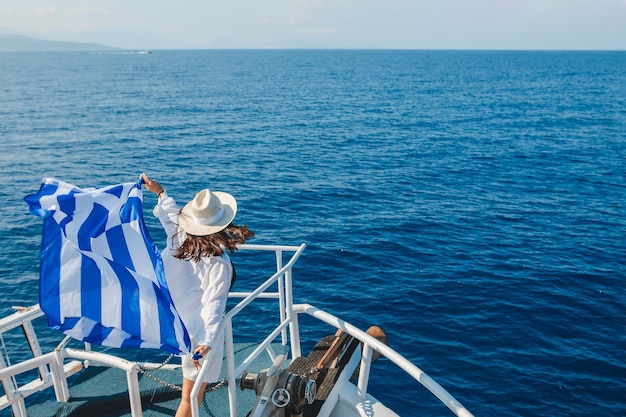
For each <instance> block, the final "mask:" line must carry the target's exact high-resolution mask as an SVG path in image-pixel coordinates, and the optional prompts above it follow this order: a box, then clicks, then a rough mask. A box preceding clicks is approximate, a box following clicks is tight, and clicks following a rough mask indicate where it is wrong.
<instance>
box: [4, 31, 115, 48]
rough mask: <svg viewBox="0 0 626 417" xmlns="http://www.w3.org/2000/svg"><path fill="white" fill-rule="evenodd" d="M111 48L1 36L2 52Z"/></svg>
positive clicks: (81, 43)
mask: <svg viewBox="0 0 626 417" xmlns="http://www.w3.org/2000/svg"><path fill="white" fill-rule="evenodd" d="M114 49H119V48H113V47H111V46H106V45H100V44H97V43H85V42H59V41H46V40H43V39H36V38H30V37H28V36H22V35H3V34H0V51H104V50H114Z"/></svg>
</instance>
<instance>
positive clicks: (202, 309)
mask: <svg viewBox="0 0 626 417" xmlns="http://www.w3.org/2000/svg"><path fill="white" fill-rule="evenodd" d="M179 212H180V209H179V208H178V206H177V205H176V201H174V199H173V198H172V197H169V196H168V195H167V193H166V192H164V193H163V194H161V198H159V201H158V203H157V205H156V207H155V208H154V215H155V217H158V218H159V220H160V221H161V224H162V225H163V228H164V229H165V232H166V234H167V246H166V248H165V249H164V250H163V252H161V256H162V258H163V267H164V269H165V280H166V281H167V285H168V287H169V290H170V294H171V296H172V301H173V302H174V306H175V307H176V310H177V311H178V314H179V315H180V318H181V319H182V321H183V323H184V324H185V327H186V328H187V331H188V332H189V336H190V337H191V344H192V349H193V348H195V347H197V346H199V345H206V346H209V347H213V345H214V342H215V341H216V339H217V337H218V335H217V328H218V327H219V325H220V323H221V321H222V317H223V316H224V312H225V311H226V300H227V298H228V291H229V289H230V281H231V278H232V274H233V270H232V264H231V263H230V257H229V256H228V254H227V253H226V252H224V254H222V255H221V256H209V257H203V258H201V259H200V261H199V262H195V261H193V260H189V261H186V260H182V259H178V258H174V256H173V255H174V253H175V252H176V250H177V249H178V247H179V246H180V242H184V241H185V239H186V238H187V235H186V233H185V232H184V231H183V230H182V229H181V228H180V227H178V214H179Z"/></svg>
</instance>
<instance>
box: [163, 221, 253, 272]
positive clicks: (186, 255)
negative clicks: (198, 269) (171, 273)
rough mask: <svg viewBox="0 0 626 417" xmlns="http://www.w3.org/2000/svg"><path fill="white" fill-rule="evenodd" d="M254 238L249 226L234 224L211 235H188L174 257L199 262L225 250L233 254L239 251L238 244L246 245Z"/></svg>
mask: <svg viewBox="0 0 626 417" xmlns="http://www.w3.org/2000/svg"><path fill="white" fill-rule="evenodd" d="M253 236H254V233H253V232H251V231H250V230H248V226H235V225H234V224H232V223H231V224H230V225H229V226H227V227H226V228H225V229H224V230H221V231H219V232H217V233H213V234H210V235H206V236H194V235H190V234H188V235H187V238H186V239H185V241H184V242H183V243H182V244H181V245H180V247H179V248H178V249H177V250H176V253H175V254H174V257H175V258H178V259H184V260H194V261H196V262H198V261H199V260H200V258H202V257H203V256H220V255H221V254H223V253H224V250H228V251H229V252H230V253H233V252H235V250H237V245H238V244H243V243H246V239H247V238H250V237H253Z"/></svg>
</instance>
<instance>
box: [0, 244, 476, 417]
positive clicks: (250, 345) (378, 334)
mask: <svg viewBox="0 0 626 417" xmlns="http://www.w3.org/2000/svg"><path fill="white" fill-rule="evenodd" d="M304 249H305V245H304V244H302V245H300V246H279V245H250V244H246V245H242V247H241V252H248V251H249V252H257V253H260V254H263V253H265V254H266V255H268V256H272V255H273V258H274V259H270V262H271V263H273V262H275V263H276V268H275V271H273V273H272V274H271V275H270V276H269V277H267V278H262V279H263V281H262V283H261V285H259V286H258V287H257V288H255V289H254V290H253V291H249V292H231V293H230V294H229V298H231V299H232V300H239V299H240V300H241V301H239V302H237V303H236V305H234V307H232V308H230V309H229V310H228V312H227V314H226V316H225V319H224V320H223V323H222V330H223V331H224V334H225V361H224V367H223V369H222V375H221V378H222V379H221V381H220V382H218V383H216V384H210V385H209V387H208V388H207V390H206V393H205V394H204V400H203V402H202V404H200V405H199V406H198V404H196V403H195V402H192V403H193V404H192V406H193V407H194V408H193V415H194V416H231V417H235V416H250V417H270V416H276V417H289V416H293V417H296V416H303V417H365V416H367V417H397V416H398V414H397V413H396V412H394V411H393V409H392V408H391V407H393V404H382V403H381V402H380V401H378V400H377V399H376V398H375V397H373V396H372V395H371V394H369V393H368V383H369V378H370V367H371V366H372V362H373V360H376V359H377V358H379V357H384V358H386V359H387V360H389V361H391V362H392V363H393V364H395V365H396V366H398V367H400V368H401V369H402V370H404V371H405V373H406V385H408V384H411V383H412V384H421V385H422V386H423V387H424V388H425V389H427V390H429V391H430V392H431V393H432V394H434V396H435V397H436V398H438V399H439V400H440V401H441V403H442V404H443V405H445V406H446V407H448V408H449V410H450V411H451V412H452V413H453V414H455V415H457V416H462V417H470V416H472V414H471V413H470V412H469V411H468V410H467V409H466V408H465V407H464V406H463V405H461V403H460V402H458V401H457V400H456V399H455V398H454V397H452V395H450V394H449V393H448V392H447V391H446V390H445V389H444V388H443V387H441V386H440V385H439V384H438V383H437V382H435V381H434V380H433V379H431V378H430V377H429V376H428V375H426V374H425V373H424V372H423V371H422V370H421V369H420V368H418V367H417V366H415V365H414V364H412V363H411V362H410V361H408V360H407V359H406V358H404V357H403V356H402V355H401V354H400V353H398V352H396V351H395V350H393V349H392V348H390V347H389V346H388V345H387V344H386V343H385V339H386V337H385V335H384V332H383V331H382V329H380V328H377V327H372V328H370V329H368V331H363V330H361V329H358V328H356V327H355V326H353V325H351V324H349V323H347V322H345V321H344V320H341V319H340V318H338V317H335V316H333V315H332V314H329V313H327V312H325V311H322V310H320V309H318V308H316V307H314V306H312V305H310V304H296V303H294V294H293V266H294V264H295V263H296V261H297V260H298V258H299V257H300V255H301V254H302V252H303V250H304ZM287 254H288V255H289V256H288V259H283V258H284V256H285V255H287ZM240 256H243V255H240ZM259 282H261V281H259ZM262 301H263V302H264V304H263V307H264V308H263V309H262V310H268V309H267V308H266V305H267V303H270V304H271V305H272V306H273V308H272V309H271V313H272V317H273V318H274V320H275V325H272V326H271V329H270V330H269V331H268V333H267V334H264V338H262V340H261V341H258V340H255V341H237V342H235V338H234V337H233V334H234V333H236V334H238V335H239V333H238V332H236V325H235V321H236V319H237V318H238V316H239V315H240V314H242V313H243V312H245V311H246V310H247V309H251V308H253V306H254V305H255V304H256V303H259V302H262ZM255 314H256V313H255ZM43 315H44V313H43V312H42V311H41V309H40V308H39V306H38V305H34V306H31V307H28V308H19V309H18V310H17V311H16V312H15V313H13V314H11V315H10V316H8V317H5V318H2V319H0V336H3V335H4V334H5V333H7V332H10V331H11V330H14V329H19V328H21V329H22V330H23V333H24V337H25V340H26V343H25V349H24V351H23V352H21V353H20V355H21V356H20V357H19V358H16V357H11V358H9V355H8V351H7V349H6V348H5V347H4V338H3V339H2V347H3V348H4V355H2V356H0V381H1V383H2V388H3V389H4V395H3V396H1V397H0V415H2V414H1V413H2V412H3V411H2V410H9V409H10V410H11V412H12V414H13V415H14V416H20V417H22V416H24V417H25V416H28V417H38V416H52V415H54V416H90V417H93V416H133V417H139V416H144V415H145V416H168V415H173V414H174V412H175V411H176V408H177V407H178V402H179V401H180V391H179V389H180V388H179V387H178V386H177V385H176V384H179V383H180V381H181V369H180V365H176V364H170V363H145V362H137V361H133V360H129V359H125V358H124V355H123V354H122V353H121V351H122V350H121V349H119V350H116V349H112V348H107V349H105V350H102V351H96V350H94V349H93V348H92V347H91V346H90V345H89V344H82V343H80V344H79V347H70V344H72V343H77V341H75V340H72V339H71V338H70V337H69V336H67V337H65V338H64V339H62V340H61V341H60V342H59V344H58V345H57V346H56V348H53V349H50V350H49V351H47V352H43V351H42V348H41V346H40V343H39V341H38V338H37V333H36V331H35V326H34V325H33V322H34V321H36V319H37V318H40V317H42V316H43ZM305 316H306V317H308V318H307V319H304V317H305ZM305 321H306V322H307V323H309V322H313V323H314V324H313V325H312V326H313V327H316V328H317V330H318V331H319V328H320V327H329V328H331V329H333V330H334V331H333V332H329V333H330V334H328V335H327V336H325V337H322V338H321V339H320V340H319V342H317V343H316V344H315V346H314V347H313V349H311V351H310V352H307V353H305V354H303V353H302V351H301V350H302V345H301V341H302V340H303V339H302V336H303V335H305V329H304V326H302V325H301V324H302V323H304V322H305ZM263 323H265V319H263ZM309 326H311V325H309ZM59 334H60V333H59ZM316 340H317V339H316ZM116 351H120V353H119V354H118V353H117V352H116ZM209 354H211V353H209ZM26 356H28V357H26ZM168 359H169V358H168ZM166 362H167V361H166ZM207 362H208V361H207ZM207 362H205V363H207ZM201 372H202V371H201ZM198 390H199V386H196V387H194V390H193V392H192V397H193V396H194V395H197V394H198ZM443 405H442V408H443ZM5 412H7V411H5ZM414 415H419V404H415V414H414Z"/></svg>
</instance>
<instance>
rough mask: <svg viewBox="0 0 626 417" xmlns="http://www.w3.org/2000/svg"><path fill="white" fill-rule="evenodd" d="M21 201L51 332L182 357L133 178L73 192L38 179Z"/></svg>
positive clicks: (185, 343) (184, 341)
mask: <svg viewBox="0 0 626 417" xmlns="http://www.w3.org/2000/svg"><path fill="white" fill-rule="evenodd" d="M25 201H26V203H27V204H28V206H29V209H30V212H31V213H32V214H35V215H38V216H40V217H42V218H43V232H42V246H41V270H40V288H39V303H40V305H41V309H42V310H43V311H44V312H45V313H46V316H47V317H48V322H49V325H50V326H51V327H53V328H56V329H59V330H61V331H62V332H64V333H65V334H67V335H70V336H72V337H73V338H75V339H78V340H82V341H85V342H89V343H93V344H97V345H102V346H110V347H124V348H129V347H130V348H157V349H162V350H165V351H168V352H172V353H181V352H185V353H186V352H189V350H190V339H189V335H188V333H187V330H186V329H185V326H184V325H183V322H182V321H181V319H180V317H179V316H178V313H177V312H176V308H175V307H174V304H173V302H172V299H171V297H170V292H169V290H168V287H167V283H166V281H165V275H164V271H163V262H162V259H161V256H160V254H159V251H158V249H157V247H156V245H155V244H154V242H153V241H152V239H151V237H150V235H149V234H148V231H147V229H146V226H145V223H144V219H143V213H142V210H143V208H142V191H141V180H140V181H139V182H137V183H126V184H118V185H112V186H107V187H102V188H88V189H80V188H77V187H75V186H73V185H71V184H68V183H66V182H63V181H58V180H55V179H51V178H46V179H44V181H43V183H42V185H41V189H40V190H39V192H38V193H37V194H33V195H29V196H27V197H26V198H25Z"/></svg>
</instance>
